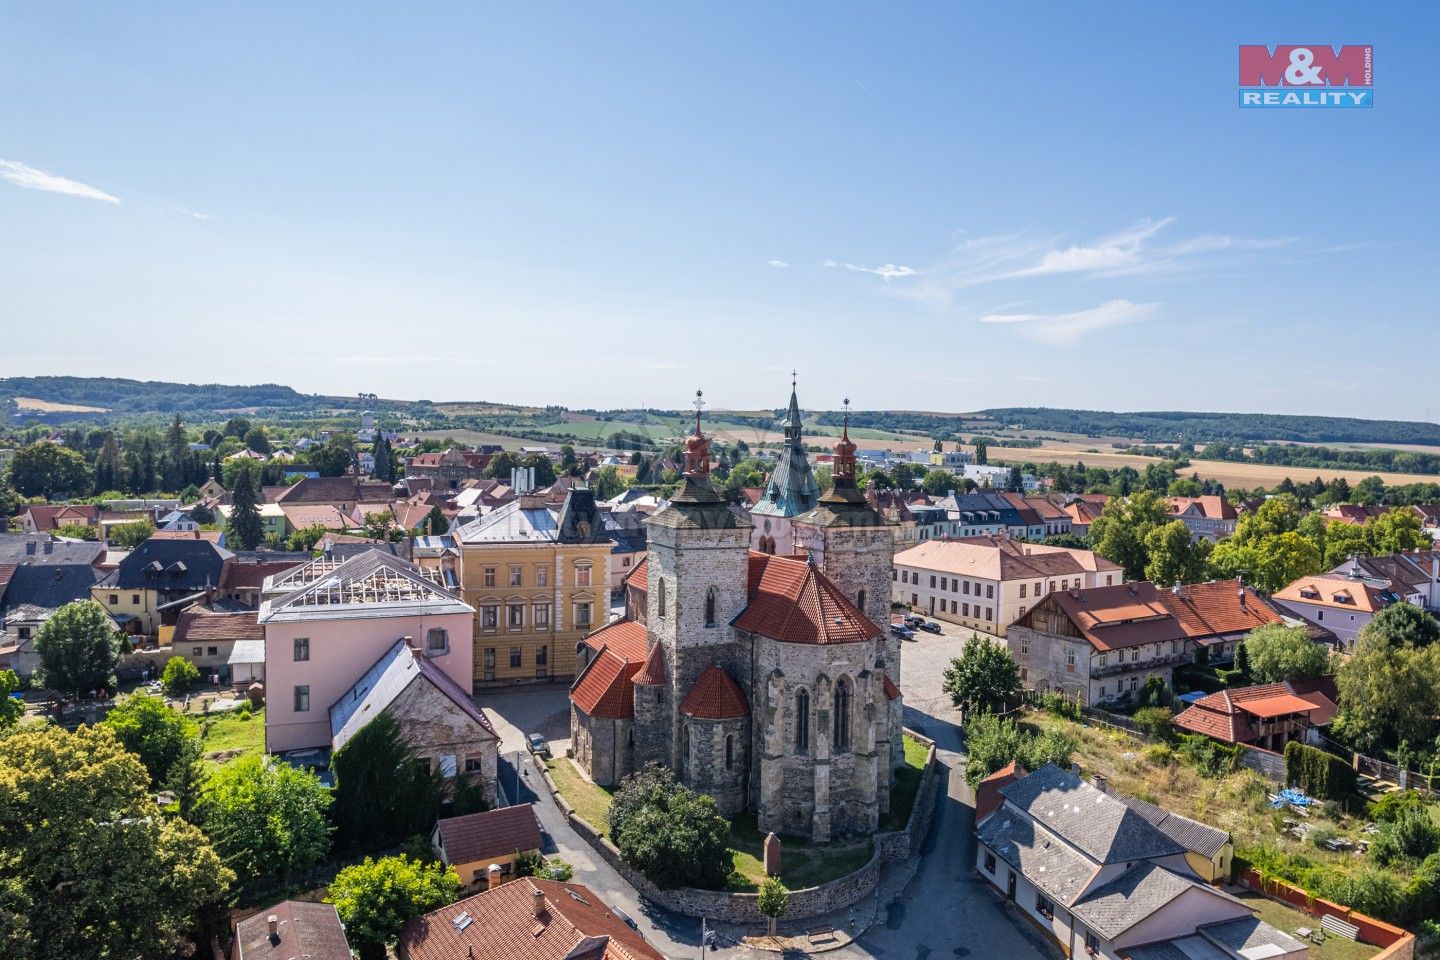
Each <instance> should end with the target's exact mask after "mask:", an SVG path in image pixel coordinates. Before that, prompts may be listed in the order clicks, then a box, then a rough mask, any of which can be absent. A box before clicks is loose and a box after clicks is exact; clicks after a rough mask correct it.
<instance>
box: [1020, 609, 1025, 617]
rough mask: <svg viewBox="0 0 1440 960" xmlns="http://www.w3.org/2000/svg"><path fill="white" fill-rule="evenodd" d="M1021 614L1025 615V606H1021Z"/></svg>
mask: <svg viewBox="0 0 1440 960" xmlns="http://www.w3.org/2000/svg"><path fill="white" fill-rule="evenodd" d="M1019 616H1022V617H1023V616H1025V608H1024V607H1021V608H1020V613H1019Z"/></svg>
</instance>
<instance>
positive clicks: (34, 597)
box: [0, 563, 101, 622]
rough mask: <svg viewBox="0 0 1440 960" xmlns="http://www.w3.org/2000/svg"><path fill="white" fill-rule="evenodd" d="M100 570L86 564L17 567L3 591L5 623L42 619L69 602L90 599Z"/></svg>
mask: <svg viewBox="0 0 1440 960" xmlns="http://www.w3.org/2000/svg"><path fill="white" fill-rule="evenodd" d="M100 575H101V571H100V570H97V569H95V568H94V567H92V566H90V565H89V564H88V563H64V564H58V563H52V564H45V565H36V566H28V565H27V566H20V567H16V568H15V572H14V573H13V574H12V575H11V577H10V584H9V586H8V587H7V588H6V590H5V602H4V606H3V608H0V609H3V611H4V617H3V619H4V620H5V621H10V622H13V621H19V620H44V619H46V618H47V617H49V616H50V614H52V613H54V612H55V611H56V610H58V609H60V608H61V607H63V606H65V604H67V603H70V602H71V601H73V600H88V599H90V588H91V587H93V586H94V585H95V582H96V581H97V580H99V579H100Z"/></svg>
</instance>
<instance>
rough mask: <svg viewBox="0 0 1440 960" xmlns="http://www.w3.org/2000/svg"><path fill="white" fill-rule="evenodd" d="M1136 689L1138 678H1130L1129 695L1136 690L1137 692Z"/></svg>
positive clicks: (1138, 684) (1137, 687) (1138, 687)
mask: <svg viewBox="0 0 1440 960" xmlns="http://www.w3.org/2000/svg"><path fill="white" fill-rule="evenodd" d="M1138 689H1140V678H1139V677H1131V678H1130V692H1131V693H1134V692H1135V691H1136V690H1138Z"/></svg>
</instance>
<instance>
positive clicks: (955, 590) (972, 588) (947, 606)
mask: <svg viewBox="0 0 1440 960" xmlns="http://www.w3.org/2000/svg"><path fill="white" fill-rule="evenodd" d="M890 576H891V579H892V589H893V599H894V600H895V602H896V603H901V604H905V605H906V606H908V607H909V608H910V609H912V610H918V611H920V612H922V613H925V614H926V615H928V616H931V617H935V618H936V619H939V620H945V621H947V622H949V623H956V624H959V625H961V626H963V627H969V628H972V629H975V630H983V631H984V632H986V633H990V634H994V635H996V636H1000V637H1003V636H1005V633H1006V630H1007V628H1008V626H1009V624H1010V623H1012V622H1013V621H1014V620H1015V619H1016V618H1017V617H1020V616H1023V615H1024V613H1025V611H1026V610H1027V609H1029V608H1031V607H1033V606H1034V605H1035V603H1036V602H1038V601H1039V600H1040V599H1041V598H1042V597H1044V596H1046V595H1047V594H1050V593H1053V592H1054V591H1056V590H1061V591H1065V590H1074V589H1080V588H1088V587H1099V586H1110V585H1113V584H1117V583H1123V582H1124V581H1125V572H1124V570H1123V568H1121V567H1120V565H1119V564H1116V563H1112V562H1111V561H1109V560H1106V559H1105V558H1104V557H1102V556H1100V555H1099V554H1097V553H1094V552H1093V551H1090V550H1078V549H1073V548H1070V547H1047V546H1044V545H1042V544H1038V543H1026V542H1025V541H1023V540H1016V539H1014V538H1013V537H1010V536H1009V535H1007V534H998V535H988V536H978V537H965V538H962V539H958V540H928V541H925V542H922V543H920V544H918V545H916V546H914V547H911V548H910V549H909V550H905V551H902V552H901V553H898V554H896V555H895V564H894V568H893V569H892V570H891V573H890Z"/></svg>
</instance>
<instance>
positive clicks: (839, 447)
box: [833, 397, 855, 487]
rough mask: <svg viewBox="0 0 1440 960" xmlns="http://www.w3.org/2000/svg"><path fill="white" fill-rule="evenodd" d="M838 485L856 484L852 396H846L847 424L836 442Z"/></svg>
mask: <svg viewBox="0 0 1440 960" xmlns="http://www.w3.org/2000/svg"><path fill="white" fill-rule="evenodd" d="M833 476H834V481H835V485H836V486H840V485H842V484H843V485H845V486H852V487H853V486H854V485H855V443H854V442H853V441H852V440H851V439H850V398H849V397H846V398H845V426H844V428H843V429H842V430H841V433H840V439H839V441H838V442H836V444H835V472H834V474H833Z"/></svg>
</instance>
